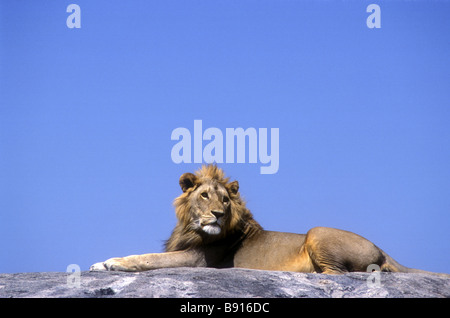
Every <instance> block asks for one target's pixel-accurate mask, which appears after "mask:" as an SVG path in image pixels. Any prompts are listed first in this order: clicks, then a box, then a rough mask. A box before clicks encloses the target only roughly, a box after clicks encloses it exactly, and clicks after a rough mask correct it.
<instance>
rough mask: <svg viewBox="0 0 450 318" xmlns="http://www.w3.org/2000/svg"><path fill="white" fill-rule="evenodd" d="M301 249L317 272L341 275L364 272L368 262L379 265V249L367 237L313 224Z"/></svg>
mask: <svg viewBox="0 0 450 318" xmlns="http://www.w3.org/2000/svg"><path fill="white" fill-rule="evenodd" d="M303 250H304V251H305V252H307V253H308V255H309V257H310V259H311V260H312V263H313V266H314V268H316V269H317V272H321V273H325V274H342V273H346V272H355V271H362V272H365V271H366V269H367V267H368V266H369V265H371V264H377V265H379V266H381V264H382V263H383V261H384V256H383V254H382V252H381V250H380V249H379V248H378V247H376V246H375V245H374V244H373V243H372V242H370V241H368V240H367V239H365V238H363V237H361V236H359V235H357V234H355V233H352V232H347V231H343V230H337V229H332V228H326V227H316V228H313V229H311V230H309V231H308V233H307V235H306V238H305V243H304V247H303Z"/></svg>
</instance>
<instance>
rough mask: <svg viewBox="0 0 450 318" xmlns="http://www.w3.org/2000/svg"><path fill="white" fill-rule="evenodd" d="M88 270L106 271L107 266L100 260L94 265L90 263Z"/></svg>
mask: <svg viewBox="0 0 450 318" xmlns="http://www.w3.org/2000/svg"><path fill="white" fill-rule="evenodd" d="M89 270H90V271H91V272H97V271H107V270H108V268H107V267H106V266H105V262H100V263H95V264H94V265H91V267H89Z"/></svg>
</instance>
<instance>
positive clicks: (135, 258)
mask: <svg viewBox="0 0 450 318" xmlns="http://www.w3.org/2000/svg"><path fill="white" fill-rule="evenodd" d="M198 266H204V257H203V256H202V255H201V253H198V252H196V251H193V250H189V251H177V252H167V253H151V254H142V255H130V256H126V257H116V258H110V259H108V260H106V261H105V262H100V263H96V264H94V265H92V266H91V267H90V270H91V271H125V272H141V271H147V270H151V269H157V268H166V267H198Z"/></svg>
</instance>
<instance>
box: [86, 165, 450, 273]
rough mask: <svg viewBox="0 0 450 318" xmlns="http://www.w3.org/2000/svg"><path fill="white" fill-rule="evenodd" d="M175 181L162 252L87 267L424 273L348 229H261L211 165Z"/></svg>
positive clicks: (234, 189)
mask: <svg viewBox="0 0 450 318" xmlns="http://www.w3.org/2000/svg"><path fill="white" fill-rule="evenodd" d="M179 184H180V187H181V189H182V191H183V193H182V194H181V195H180V196H179V197H178V198H176V199H175V201H174V206H175V213H176V216H177V219H178V222H177V224H176V226H175V228H174V230H173V232H172V235H171V236H170V238H169V239H168V240H167V241H166V244H165V247H166V252H165V253H150V254H143V255H131V256H127V257H119V258H111V259H108V260H106V261H105V262H100V263H96V264H94V265H92V266H91V270H121V271H144V270H150V269H155V268H163V267H181V266H191V267H198V266H203V267H241V268H253V269H263V270H284V271H297V272H317V273H326V274H340V273H346V272H350V271H366V270H367V269H368V268H373V267H374V266H373V265H376V266H378V268H379V269H381V270H382V271H392V272H415V273H417V272H419V273H424V271H421V270H416V269H411V268H407V267H405V266H402V265H400V264H398V263H397V262H396V261H395V260H394V259H392V258H391V257H390V256H389V255H387V254H386V253H385V252H383V251H382V250H381V249H380V248H378V247H377V246H376V245H375V244H373V243H372V242H370V241H368V240H367V239H365V238H363V237H361V236H359V235H357V234H355V233H352V232H347V231H343V230H338V229H333V228H325V227H315V228H312V229H311V230H309V231H308V233H307V234H294V233H283V232H272V231H265V230H263V229H262V227H261V226H260V225H259V224H258V223H257V222H256V221H255V220H254V219H253V215H252V214H251V212H250V211H249V210H248V209H247V207H246V205H245V202H244V200H243V199H242V198H241V196H240V194H239V183H238V182H237V181H233V182H230V181H229V178H227V177H225V174H224V172H223V171H222V169H220V168H218V167H217V166H215V165H208V166H203V167H202V168H201V169H200V170H198V171H196V172H195V174H192V173H185V174H183V175H182V176H181V177H180V180H179ZM376 266H375V267H376ZM439 275H447V274H439ZM447 276H448V275H447Z"/></svg>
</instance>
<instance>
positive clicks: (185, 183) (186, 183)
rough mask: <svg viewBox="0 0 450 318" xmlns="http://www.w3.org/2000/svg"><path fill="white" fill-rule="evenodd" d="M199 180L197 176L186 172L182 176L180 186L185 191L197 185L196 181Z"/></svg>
mask: <svg viewBox="0 0 450 318" xmlns="http://www.w3.org/2000/svg"><path fill="white" fill-rule="evenodd" d="M196 180H197V177H196V176H195V175H194V174H192V173H190V172H186V173H183V174H182V175H181V177H180V187H181V190H183V192H186V191H187V190H188V189H190V188H192V187H193V186H194V185H195V181H196Z"/></svg>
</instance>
